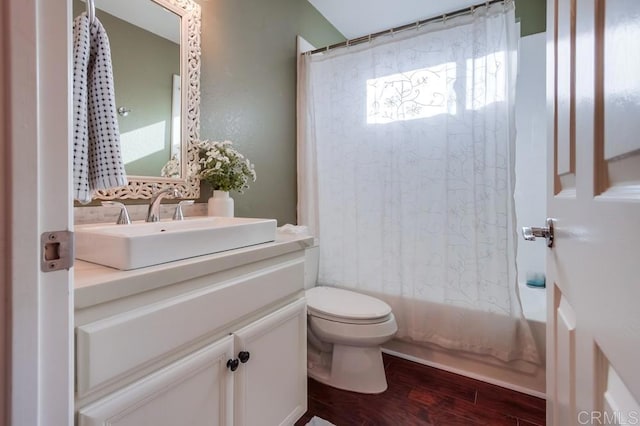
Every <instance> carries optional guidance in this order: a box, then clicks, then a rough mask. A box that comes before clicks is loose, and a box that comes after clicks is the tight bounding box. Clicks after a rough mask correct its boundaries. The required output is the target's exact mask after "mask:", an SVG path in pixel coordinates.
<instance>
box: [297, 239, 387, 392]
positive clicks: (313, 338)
mask: <svg viewBox="0 0 640 426" xmlns="http://www.w3.org/2000/svg"><path fill="white" fill-rule="evenodd" d="M319 254H320V253H319V248H318V246H313V247H310V248H308V249H307V250H306V259H305V289H306V298H307V313H308V316H307V324H308V326H307V336H308V337H307V343H308V344H307V360H308V362H307V374H308V375H309V377H312V378H313V379H316V380H317V381H319V382H321V383H325V384H327V385H329V386H333V387H336V388H339V389H345V390H349V391H353V392H360V393H380V392H384V391H385V390H386V389H387V379H386V376H385V373H384V365H383V362H382V353H381V352H380V345H382V344H383V343H385V342H386V341H388V340H390V339H391V338H392V337H393V336H394V335H395V334H396V332H397V331H398V326H397V324H396V320H395V317H394V316H393V313H392V312H391V307H390V306H389V305H387V304H386V303H385V302H383V301H382V300H379V299H376V298H375V297H371V296H367V295H364V294H360V293H356V292H353V291H348V290H343V289H338V288H333V287H323V286H317V287H316V286H315V284H316V279H317V277H318V258H319Z"/></svg>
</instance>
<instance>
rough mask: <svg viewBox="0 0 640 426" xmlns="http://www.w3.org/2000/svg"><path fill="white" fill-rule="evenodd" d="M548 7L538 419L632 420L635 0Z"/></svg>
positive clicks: (637, 104) (638, 151)
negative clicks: (543, 408)
mask: <svg viewBox="0 0 640 426" xmlns="http://www.w3.org/2000/svg"><path fill="white" fill-rule="evenodd" d="M547 14H548V19H547V41H548V43H547V87H548V90H547V109H548V133H547V135H548V140H549V162H548V170H549V173H548V175H549V176H548V188H549V193H548V212H549V216H550V217H553V218H555V237H556V238H555V243H554V247H553V248H552V249H551V250H548V255H547V269H548V279H547V294H548V305H547V306H548V307H549V311H548V331H547V348H548V353H547V363H548V365H547V393H548V395H547V396H548V404H547V423H548V424H549V425H556V426H565V425H574V424H588V425H605V424H606V425H610V424H621V425H623V424H640V407H639V405H638V402H639V401H640V366H639V364H638V363H639V362H640V307H639V305H640V19H639V17H640V1H637V0H548V2H547ZM534 225H535V224H534ZM535 226H542V225H535ZM540 249H541V250H543V247H542V246H541V247H540Z"/></svg>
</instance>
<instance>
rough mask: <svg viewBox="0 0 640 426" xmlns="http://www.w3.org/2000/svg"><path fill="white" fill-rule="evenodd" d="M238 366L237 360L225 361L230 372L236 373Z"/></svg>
mask: <svg viewBox="0 0 640 426" xmlns="http://www.w3.org/2000/svg"><path fill="white" fill-rule="evenodd" d="M238 365H240V363H239V362H238V359H237V358H236V359H230V360H229V361H227V368H228V369H229V370H231V371H236V370H237V369H238Z"/></svg>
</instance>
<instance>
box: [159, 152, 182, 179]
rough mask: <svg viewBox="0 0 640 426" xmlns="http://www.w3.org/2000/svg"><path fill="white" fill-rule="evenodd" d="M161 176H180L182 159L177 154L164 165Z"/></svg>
mask: <svg viewBox="0 0 640 426" xmlns="http://www.w3.org/2000/svg"><path fill="white" fill-rule="evenodd" d="M160 176H162V177H168V178H179V177H180V159H179V158H178V155H177V154H173V155H172V156H171V159H170V160H169V161H167V164H165V165H164V166H162V170H160Z"/></svg>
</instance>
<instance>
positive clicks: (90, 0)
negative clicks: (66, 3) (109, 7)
mask: <svg viewBox="0 0 640 426" xmlns="http://www.w3.org/2000/svg"><path fill="white" fill-rule="evenodd" d="M86 1H87V17H88V18H89V23H90V24H93V23H94V22H95V20H96V4H95V3H94V0H86Z"/></svg>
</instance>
